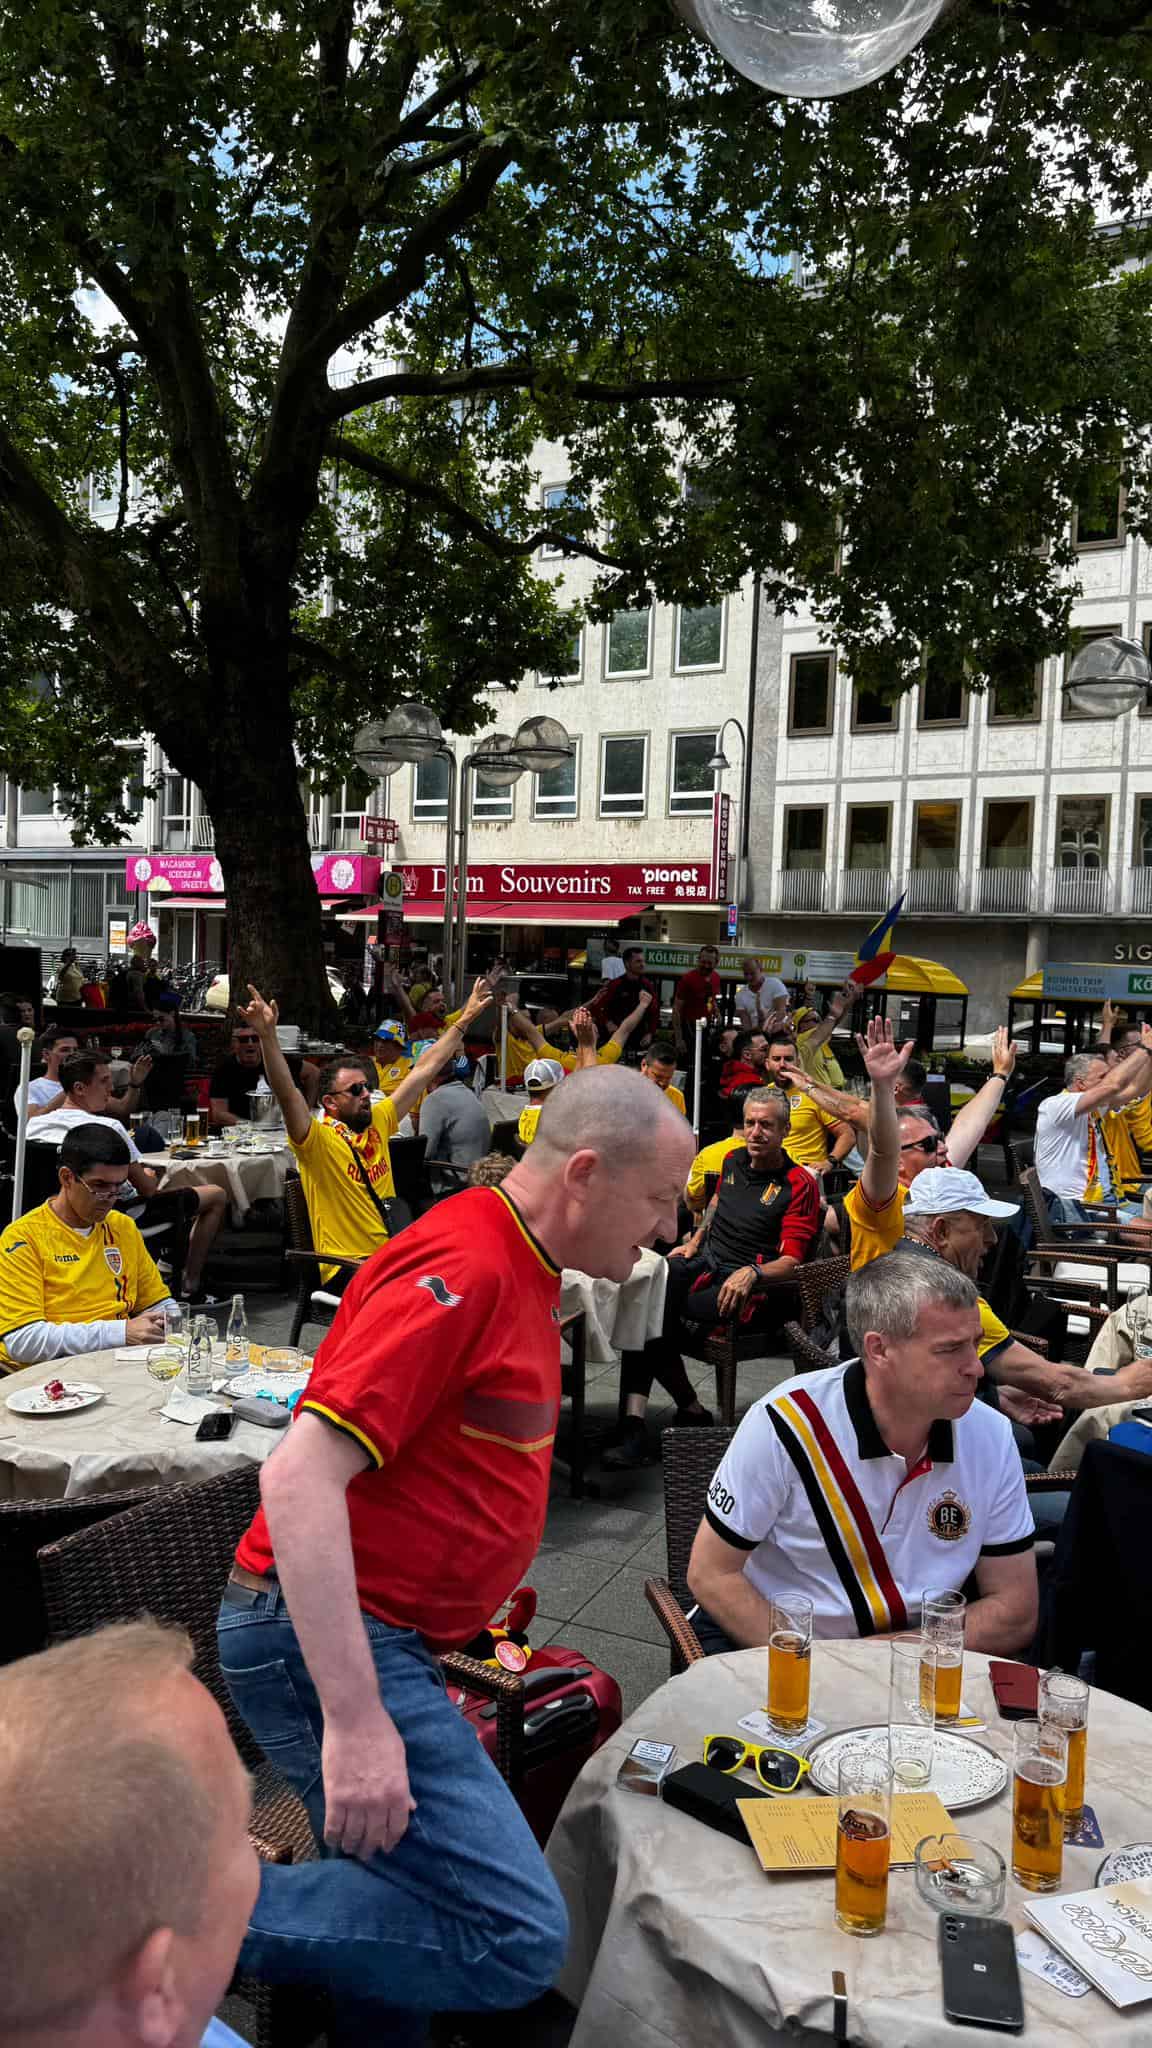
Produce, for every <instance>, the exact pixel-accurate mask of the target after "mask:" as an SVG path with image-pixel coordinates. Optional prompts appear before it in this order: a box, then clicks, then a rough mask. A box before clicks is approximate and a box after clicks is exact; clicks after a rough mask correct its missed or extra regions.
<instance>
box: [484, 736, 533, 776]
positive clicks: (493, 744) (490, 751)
mask: <svg viewBox="0 0 1152 2048" xmlns="http://www.w3.org/2000/svg"><path fill="white" fill-rule="evenodd" d="M515 748H516V742H515V740H514V739H513V738H512V735H511V733H510V732H488V733H485V735H484V737H483V739H482V740H477V742H476V751H475V753H474V754H472V755H471V756H470V758H471V759H472V760H473V761H474V762H475V763H476V770H477V773H478V774H480V775H482V776H483V777H484V780H485V782H487V783H489V784H490V785H491V787H492V788H493V789H511V787H512V784H513V783H514V782H519V780H520V777H521V776H522V775H523V773H524V770H525V768H526V767H527V765H528V764H527V762H526V761H520V760H517V759H516V758H515ZM502 757H506V758H507V762H508V766H507V767H506V768H505V767H503V766H502V765H501V763H502Z"/></svg>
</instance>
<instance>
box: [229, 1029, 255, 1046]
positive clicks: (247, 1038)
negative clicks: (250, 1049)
mask: <svg viewBox="0 0 1152 2048" xmlns="http://www.w3.org/2000/svg"><path fill="white" fill-rule="evenodd" d="M232 1043H233V1045H259V1043H260V1039H259V1036H258V1034H257V1033H256V1032H255V1031H237V1032H236V1033H234V1035H233V1039H232Z"/></svg>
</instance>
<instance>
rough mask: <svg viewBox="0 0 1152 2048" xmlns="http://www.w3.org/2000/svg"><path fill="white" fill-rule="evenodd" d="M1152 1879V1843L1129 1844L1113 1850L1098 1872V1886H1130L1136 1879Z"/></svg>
mask: <svg viewBox="0 0 1152 2048" xmlns="http://www.w3.org/2000/svg"><path fill="white" fill-rule="evenodd" d="M1142 1877H1143V1878H1148V1877H1152V1842H1129V1843H1128V1845H1127V1847H1126V1848H1123V1849H1113V1850H1112V1852H1111V1854H1110V1855H1108V1856H1106V1857H1105V1858H1104V1861H1103V1863H1102V1864H1101V1865H1100V1868H1099V1870H1098V1871H1097V1872H1096V1883H1097V1884H1129V1883H1131V1881H1132V1880H1133V1879H1134V1878H1142Z"/></svg>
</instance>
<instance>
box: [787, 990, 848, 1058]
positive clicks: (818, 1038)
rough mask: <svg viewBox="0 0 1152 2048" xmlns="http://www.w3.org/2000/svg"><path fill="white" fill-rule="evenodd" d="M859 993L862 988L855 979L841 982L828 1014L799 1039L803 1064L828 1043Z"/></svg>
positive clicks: (797, 1046) (798, 1047)
mask: <svg viewBox="0 0 1152 2048" xmlns="http://www.w3.org/2000/svg"><path fill="white" fill-rule="evenodd" d="M859 994H860V990H859V989H858V988H857V986H856V983H855V982H854V981H842V982H841V984H840V986H839V988H838V989H837V991H836V993H835V995H834V996H833V997H832V999H831V1001H830V1002H829V1004H828V1011H827V1015H826V1016H824V1017H821V1019H820V1022H819V1023H818V1024H814V1025H813V1026H812V1029H811V1031H805V1032H804V1034H803V1036H802V1037H801V1038H799V1039H798V1040H797V1043H796V1050H797V1052H798V1053H799V1055H800V1060H801V1064H803V1062H804V1060H805V1058H807V1057H810V1056H811V1054H812V1053H814V1052H819V1050H820V1047H821V1046H822V1045H827V1043H828V1040H829V1039H830V1038H831V1036H832V1033H833V1032H834V1031H835V1029H836V1026H837V1025H838V1023H839V1022H840V1019H841V1017H842V1016H843V1015H844V1012H845V1010H847V1009H848V1008H849V1006H850V1005H851V1004H852V1003H854V1002H855V1001H856V998H857V997H858V995H859Z"/></svg>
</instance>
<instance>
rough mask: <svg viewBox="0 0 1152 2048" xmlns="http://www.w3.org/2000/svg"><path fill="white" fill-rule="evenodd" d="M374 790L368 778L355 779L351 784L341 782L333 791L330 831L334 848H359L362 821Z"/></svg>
mask: <svg viewBox="0 0 1152 2048" xmlns="http://www.w3.org/2000/svg"><path fill="white" fill-rule="evenodd" d="M372 788H373V785H372V783H371V781H370V780H368V779H367V778H366V777H365V778H364V779H363V780H360V779H358V778H357V777H353V779H352V781H351V782H341V783H340V784H338V786H337V787H336V788H335V789H334V790H333V791H332V795H331V799H330V810H329V823H328V830H329V833H330V835H331V843H332V845H333V847H343V848H347V847H351V846H359V844H360V820H361V818H362V817H363V815H364V812H365V811H366V810H367V808H368V798H369V796H370V794H371V792H372Z"/></svg>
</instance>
